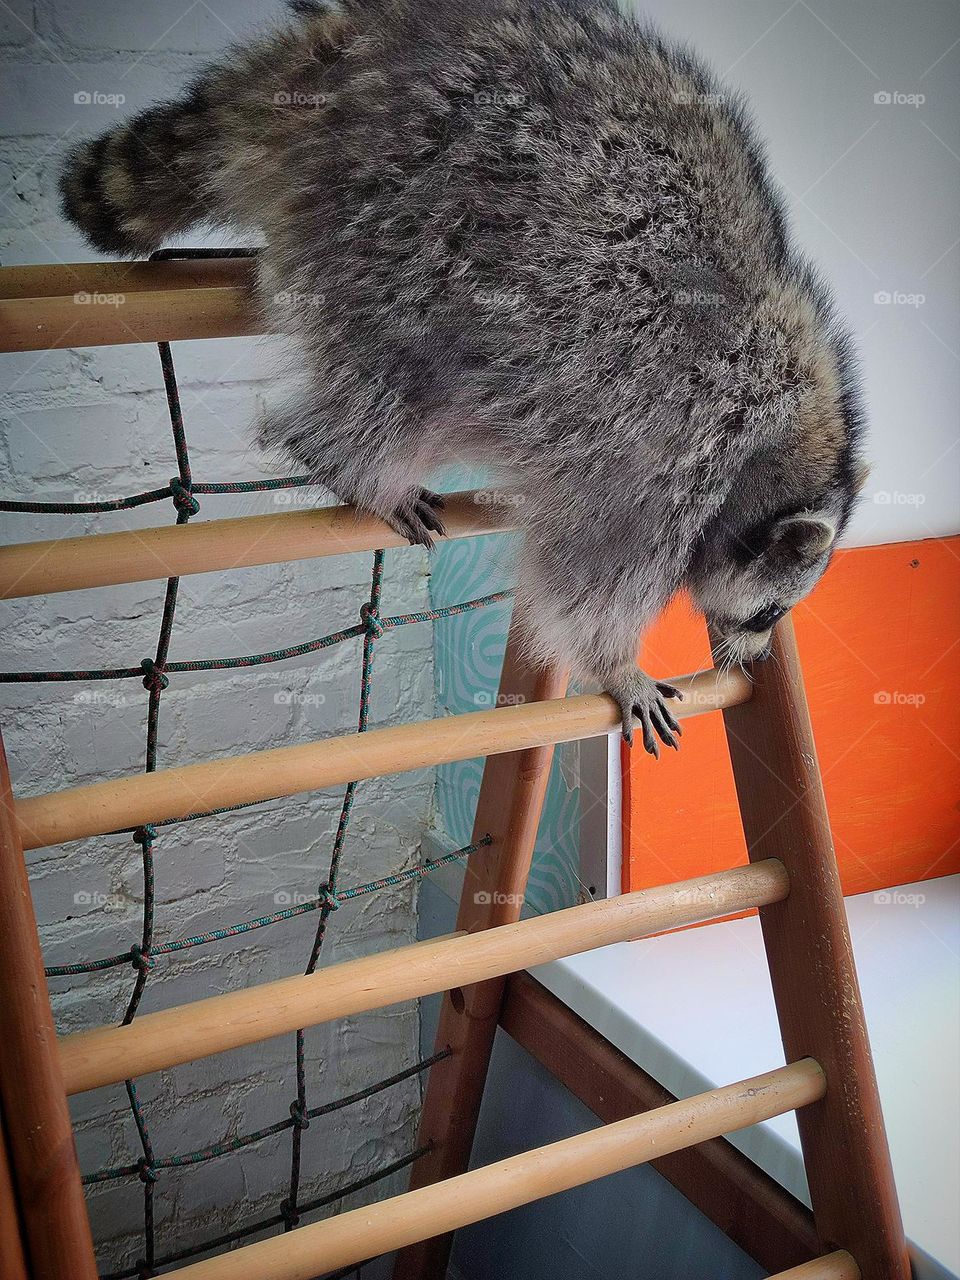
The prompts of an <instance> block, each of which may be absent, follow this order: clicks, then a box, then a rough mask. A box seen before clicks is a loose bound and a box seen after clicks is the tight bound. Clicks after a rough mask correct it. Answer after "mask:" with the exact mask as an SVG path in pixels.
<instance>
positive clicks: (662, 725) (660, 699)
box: [604, 668, 683, 760]
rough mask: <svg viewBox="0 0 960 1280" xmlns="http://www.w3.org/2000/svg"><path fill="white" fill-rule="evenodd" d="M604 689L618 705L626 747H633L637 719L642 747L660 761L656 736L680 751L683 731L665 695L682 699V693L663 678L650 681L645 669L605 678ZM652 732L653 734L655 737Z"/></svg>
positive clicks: (635, 669)
mask: <svg viewBox="0 0 960 1280" xmlns="http://www.w3.org/2000/svg"><path fill="white" fill-rule="evenodd" d="M604 690H605V692H606V693H609V694H610V696H611V698H613V699H614V700H615V701H616V704H617V706H618V707H619V708H620V716H621V721H622V726H623V736H624V738H625V739H626V742H627V746H631V747H632V746H633V727H634V723H635V722H639V724H640V729H641V733H642V735H643V746H644V749H645V750H646V751H649V753H650V754H651V755H652V756H653V757H654V759H656V760H659V758H660V748H659V746H658V745H657V736H659V738H660V741H661V742H663V743H664V745H665V746H668V747H673V749H674V751H679V749H680V743H679V742H678V741H677V738H679V737H680V736H681V735H682V733H683V730H682V729H681V728H680V726H679V725H678V724H677V722H676V720H675V719H674V718H673V716H672V715H671V714H670V711H669V709H668V708H667V704H666V702H665V701H664V699H665V698H677V699H678V700H679V701H681V702H682V701H683V694H682V693H681V692H680V690H679V689H677V688H675V687H674V686H673V685H672V684H665V683H664V682H663V681H662V680H653V679H652V678H651V677H650V676H648V675H647V673H646V672H645V671H640V670H638V669H637V668H633V670H631V671H625V672H623V673H618V675H617V676H616V677H614V678H613V679H611V680H609V681H607V682H606V683H605V685H604ZM654 731H656V735H657V736H654Z"/></svg>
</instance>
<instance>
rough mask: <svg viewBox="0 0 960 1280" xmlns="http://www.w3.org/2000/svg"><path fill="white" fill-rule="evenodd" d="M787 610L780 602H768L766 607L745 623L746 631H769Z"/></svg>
mask: <svg viewBox="0 0 960 1280" xmlns="http://www.w3.org/2000/svg"><path fill="white" fill-rule="evenodd" d="M786 612H787V610H786V609H784V608H782V607H781V606H780V605H778V604H768V605H767V607H766V608H765V609H761V610H760V612H759V613H755V614H754V615H753V617H752V618H748V619H747V621H746V622H745V623H744V624H743V627H744V630H745V631H769V630H770V628H771V627H772V626H773V625H774V624H775V623H777V622H779V621H780V619H781V618H782V617H783V616H784V614H786Z"/></svg>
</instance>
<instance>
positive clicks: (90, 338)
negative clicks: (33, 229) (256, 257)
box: [0, 258, 264, 351]
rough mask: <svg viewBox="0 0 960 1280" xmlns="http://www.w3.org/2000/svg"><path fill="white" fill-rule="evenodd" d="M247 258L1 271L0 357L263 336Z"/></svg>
mask: <svg viewBox="0 0 960 1280" xmlns="http://www.w3.org/2000/svg"><path fill="white" fill-rule="evenodd" d="M253 271H254V264H253V262H252V261H251V260H250V259H249V258H237V259H229V258H227V259H214V260H210V261H205V262H204V261H200V260H190V261H169V262H129V263H121V262H101V263H92V262H81V263H64V264H63V265H61V266H36V267H7V268H5V269H4V270H3V271H0V351H52V350H55V349H56V348H58V347H99V346H106V345H118V346H119V345H123V344H125V343H130V342H172V341H174V340H175V339H180V338H232V337H241V336H244V335H247V334H256V333H262V332H263V331H264V330H263V327H262V325H261V323H260V320H259V319H258V317H257V315H256V311H255V308H254V307H253V306H252V305H251V285H252V282H253Z"/></svg>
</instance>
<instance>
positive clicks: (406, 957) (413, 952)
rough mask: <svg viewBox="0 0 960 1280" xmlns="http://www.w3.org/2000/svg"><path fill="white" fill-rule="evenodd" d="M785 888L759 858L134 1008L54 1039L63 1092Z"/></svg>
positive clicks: (723, 911) (778, 868) (754, 902)
mask: <svg viewBox="0 0 960 1280" xmlns="http://www.w3.org/2000/svg"><path fill="white" fill-rule="evenodd" d="M789 889H790V884H789V880H788V878H787V875H786V873H785V872H784V870H783V865H782V863H780V862H778V861H777V860H776V859H770V860H769V861H768V862H766V863H756V864H754V865H753V866H750V867H734V868H733V869H732V870H730V871H721V872H719V873H716V874H714V875H707V876H698V877H697V878H696V879H694V880H684V881H681V882H679V883H677V884H669V885H662V886H660V887H658V888H656V889H641V890H638V891H637V892H635V893H628V894H624V895H623V896H621V897H619V898H605V899H603V900H602V901H600V902H588V903H585V904H584V905H583V906H579V907H568V908H567V909H566V910H565V911H554V912H551V913H550V914H549V915H544V916H535V917H533V918H532V919H530V920H519V921H517V922H516V923H515V924H506V925H500V926H499V927H497V928H494V929H484V930H481V931H480V932H479V933H473V934H454V935H453V936H451V937H446V938H438V939H431V940H430V941H428V942H416V943H414V944H413V945H412V946H409V947H400V948H397V949H394V950H392V951H386V952H381V953H380V954H379V955H372V956H364V957H363V958H361V959H359V960H347V961H344V962H343V963H341V964H336V965H330V966H329V967H328V968H326V969H321V970H320V971H319V972H318V973H315V974H307V975H303V974H300V975H297V976H296V977H291V978H281V979H280V980H279V981H277V982H267V983H261V984H259V985H258V986H255V987H251V988H249V989H247V990H242V991H230V992H228V993H226V994H225V995H220V996H211V997H209V998H208V999H206V1000H197V1001H195V1002H194V1003H192V1004H186V1005H179V1006H177V1007H175V1008H172V1009H164V1010H162V1011H160V1012H158V1013H147V1014H142V1015H141V1016H140V1017H139V1018H138V1019H137V1021H136V1023H135V1024H130V1025H127V1026H110V1027H97V1028H95V1029H94V1030H92V1031H80V1032H76V1033H74V1034H73V1035H68V1036H64V1037H62V1038H61V1039H60V1041H59V1044H60V1066H61V1069H62V1071H63V1079H64V1086H65V1088H66V1092H67V1093H68V1094H72V1093H80V1092H82V1091H83V1090H85V1089H96V1088H99V1087H100V1086H101V1085H106V1084H115V1083H117V1082H119V1081H121V1080H126V1079H128V1078H130V1077H132V1076H140V1075H144V1074H145V1073H146V1072H149V1071H159V1070H161V1069H162V1068H164V1067H173V1066H177V1065H179V1064H180V1063H184V1062H191V1061H193V1060H194V1059H196V1058H205V1057H209V1056H210V1055H211V1054H214V1053H221V1052H222V1051H223V1050H225V1049H235V1048H238V1047H239V1046H240V1045H244V1044H253V1043H254V1042H255V1041H258V1040H267V1039H269V1038H270V1037H271V1036H278V1035H282V1034H283V1033H284V1032H288V1031H294V1030H296V1029H297V1028H298V1027H307V1026H315V1025H317V1024H319V1023H321V1022H330V1021H332V1020H333V1019H334V1018H343V1017H347V1016H350V1015H352V1014H356V1013H364V1012H367V1011H369V1010H371V1009H381V1008H384V1007H386V1006H387V1005H391V1004H398V1003H399V1002H400V1001H402V1000H413V999H415V998H416V997H418V996H425V995H434V994H436V992H438V991H449V990H450V989H451V988H455V987H460V986H465V985H469V984H470V983H474V982H481V981H483V980H484V979H487V978H495V977H500V976H503V975H504V974H507V973H514V972H515V971H516V970H518V969H524V968H527V967H529V966H530V965H537V964H546V963H547V962H548V961H550V960H558V959H560V957H561V956H567V955H574V954H576V953H577V952H580V951H589V950H592V949H593V948H594V947H600V946H605V945H607V944H609V943H613V942H626V941H629V940H631V939H635V938H641V937H645V936H646V935H648V934H651V933H660V932H662V931H663V930H665V929H674V928H677V927H678V926H680V925H689V924H697V923H700V922H702V921H704V920H713V919H716V918H718V917H720V916H724V915H731V914H733V913H735V912H738V911H744V910H747V909H748V908H750V907H758V906H763V905H765V904H767V903H771V902H778V901H780V900H781V899H782V898H785V897H786V896H787V894H788V892H789Z"/></svg>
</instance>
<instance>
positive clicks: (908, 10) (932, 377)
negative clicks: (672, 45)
mask: <svg viewBox="0 0 960 1280" xmlns="http://www.w3.org/2000/svg"><path fill="white" fill-rule="evenodd" d="M627 2H628V3H629V0H627ZM630 7H631V8H632V9H633V10H634V11H635V12H637V13H643V14H646V15H647V16H648V17H650V18H652V19H653V20H654V21H655V22H656V23H657V24H658V25H659V26H660V27H662V28H663V30H664V31H665V32H667V33H669V34H672V35H674V36H676V37H677V38H679V39H681V40H684V41H687V42H688V43H690V44H691V45H692V46H693V47H694V48H696V49H697V50H699V51H700V52H701V53H702V54H703V55H705V56H706V57H707V59H708V60H709V61H710V62H711V64H712V65H713V66H714V68H715V69H716V70H717V71H718V72H719V73H720V74H721V75H722V76H723V77H724V78H725V79H726V80H727V82H728V83H729V84H730V85H731V86H732V87H734V88H741V89H743V90H744V91H745V92H746V94H747V95H748V97H749V99H750V101H751V103H752V105H753V108H754V114H755V116H756V119H757V122H758V125H759V129H760V133H761V135H762V136H764V137H765V138H766V139H768V142H769V154H770V160H771V163H772V168H773V172H774V175H775V176H776V178H777V180H778V181H779V183H780V185H781V186H782V188H783V190H784V193H785V195H786V199H787V206H788V208H789V210H790V213H791V215H792V222H793V226H794V228H795V232H796V239H797V241H798V243H799V244H800V245H801V246H802V247H803V248H804V249H806V250H807V251H808V252H809V254H810V255H811V256H812V257H813V258H814V260H815V261H817V262H818V263H819V264H820V265H821V266H822V268H823V271H824V273H825V274H826V276H827V278H828V279H829V280H831V281H832V282H833V284H834V286H835V289H836V292H837V296H838V299H839V303H840V306H841V309H842V311H843V313H844V314H845V315H846V317H847V318H848V320H849V322H850V324H851V325H852V327H853V329H854V331H855V332H856V334H857V339H858V343H859V346H860V350H861V352H862V357H863V381H864V385H865V388H866V403H867V407H868V412H869V424H870V436H869V441H868V453H869V457H870V459H871V461H872V463H873V472H872V475H871V477H870V480H869V482H868V485H867V489H866V491H865V494H864V501H863V502H862V504H861V506H860V508H859V510H858V513H857V515H856V518H855V520H854V522H853V525H852V527H851V530H850V533H849V536H848V541H850V542H852V543H855V544H864V543H879V542H892V541H902V540H905V539H911V538H929V537H937V536H942V535H944V534H950V533H956V532H957V530H958V528H960V433H958V390H960V374H958V367H957V366H958V360H960V313H958V307H957V301H958V297H960V247H958V246H960V241H958V228H957V222H958V219H957V212H958V208H960V200H958V185H960V76H958V62H960V44H958V43H957V42H958V39H960V10H958V8H957V5H956V3H955V0H917V2H916V3H913V4H905V3H903V2H902V0H809V2H808V0H649V2H648V3H633V4H630ZM876 94H899V95H903V96H908V97H912V98H917V97H918V96H919V97H922V99H923V101H922V102H921V103H920V104H919V105H910V104H908V103H907V102H899V103H898V102H895V101H894V102H890V103H884V102H879V103H878V102H875V101H874V97H875V95H876ZM878 294H889V295H892V296H894V297H896V298H897V299H899V300H896V301H892V302H889V303H882V302H878V301H876V295H878Z"/></svg>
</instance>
